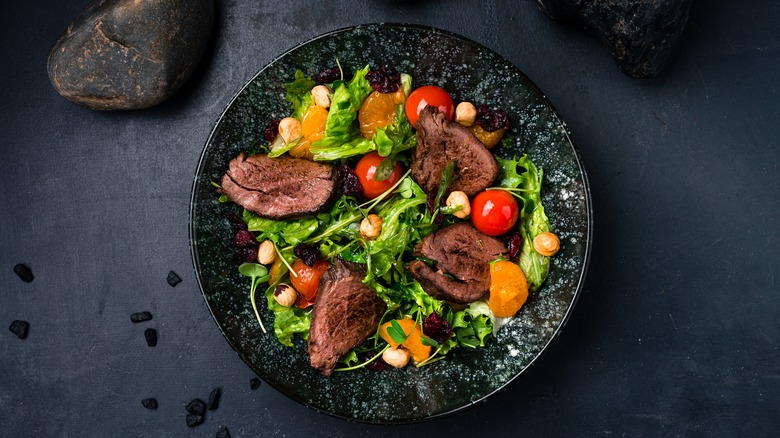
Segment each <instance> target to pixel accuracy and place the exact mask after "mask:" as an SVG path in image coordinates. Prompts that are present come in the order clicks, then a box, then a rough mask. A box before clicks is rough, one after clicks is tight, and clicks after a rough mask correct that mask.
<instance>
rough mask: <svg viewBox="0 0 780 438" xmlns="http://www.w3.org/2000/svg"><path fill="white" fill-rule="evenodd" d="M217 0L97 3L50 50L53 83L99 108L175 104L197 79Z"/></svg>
mask: <svg viewBox="0 0 780 438" xmlns="http://www.w3.org/2000/svg"><path fill="white" fill-rule="evenodd" d="M213 19H214V0H94V1H93V2H92V3H90V4H89V5H88V6H87V7H86V8H85V9H84V10H83V11H82V12H81V14H79V16H78V17H76V19H75V20H73V22H72V23H71V24H70V25H69V26H68V28H67V30H66V31H65V33H64V34H63V35H62V36H61V37H60V39H59V40H58V41H57V42H56V43H55V44H54V47H53V48H52V50H51V52H50V53H49V60H48V66H47V67H48V71H49V79H50V80H51V83H52V84H53V85H54V88H55V89H56V90H57V92H59V93H60V94H61V95H62V96H64V97H65V98H66V99H68V100H71V101H73V102H75V103H78V104H80V105H84V106H86V107H89V108H93V109H99V110H117V109H140V108H148V107H150V106H154V105H157V104H158V103H160V102H162V101H163V100H165V99H167V98H168V97H169V96H170V95H171V94H173V92H174V91H176V90H177V89H178V88H179V87H180V86H181V85H182V84H183V83H184V82H185V81H186V80H187V78H188V77H189V76H190V74H192V72H193V70H194V69H195V67H196V66H197V64H198V61H199V60H200V57H201V55H202V54H203V51H204V49H205V48H206V44H207V42H208V38H209V34H210V33H211V28H212V22H213Z"/></svg>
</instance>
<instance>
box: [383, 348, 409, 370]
mask: <svg viewBox="0 0 780 438" xmlns="http://www.w3.org/2000/svg"><path fill="white" fill-rule="evenodd" d="M410 358H411V355H410V354H409V351H408V350H404V349H403V348H400V347H399V348H393V347H390V348H388V349H387V350H385V352H384V353H382V360H384V361H385V362H387V364H388V365H390V366H393V367H396V368H403V367H405V366H406V364H408V363H409V359H410Z"/></svg>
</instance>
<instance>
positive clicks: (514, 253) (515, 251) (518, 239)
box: [504, 231, 523, 262]
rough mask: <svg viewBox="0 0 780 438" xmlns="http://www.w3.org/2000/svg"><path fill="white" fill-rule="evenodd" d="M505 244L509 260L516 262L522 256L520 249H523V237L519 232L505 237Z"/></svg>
mask: <svg viewBox="0 0 780 438" xmlns="http://www.w3.org/2000/svg"><path fill="white" fill-rule="evenodd" d="M504 242H506V248H507V250H508V252H509V254H508V255H509V259H510V260H512V261H513V262H516V261H517V259H518V257H519V256H520V249H522V247H523V236H521V235H520V233H518V232H517V231H515V232H514V233H509V234H506V235H504Z"/></svg>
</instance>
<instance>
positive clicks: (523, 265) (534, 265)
mask: <svg viewBox="0 0 780 438" xmlns="http://www.w3.org/2000/svg"><path fill="white" fill-rule="evenodd" d="M497 160H498V164H499V166H500V167H501V179H500V181H499V186H501V187H503V188H507V189H510V191H511V192H512V193H513V194H515V195H516V196H517V197H519V198H520V200H521V202H522V203H523V210H522V211H523V214H522V217H521V220H520V233H521V234H522V236H523V247H522V249H521V252H520V259H519V265H520V269H522V270H523V273H524V274H525V276H526V279H527V280H528V286H529V288H530V289H531V290H532V291H534V290H537V289H539V287H541V285H542V283H544V280H545V279H546V278H547V274H548V273H549V271H550V258H549V257H545V256H543V255H541V254H539V253H538V252H536V250H535V249H534V247H533V239H534V237H536V236H537V235H539V234H541V233H543V232H546V231H550V229H551V228H552V226H551V225H550V220H549V219H548V218H547V215H546V214H545V212H544V205H542V194H541V193H542V179H543V175H544V172H543V170H542V169H541V168H537V167H536V165H534V163H533V162H532V161H531V159H530V158H528V155H523V156H522V157H521V158H520V159H517V157H515V158H513V159H511V160H507V159H503V158H498V157H497ZM518 169H520V170H521V172H518Z"/></svg>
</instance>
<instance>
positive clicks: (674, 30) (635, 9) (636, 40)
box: [536, 0, 693, 77]
mask: <svg viewBox="0 0 780 438" xmlns="http://www.w3.org/2000/svg"><path fill="white" fill-rule="evenodd" d="M536 2H537V4H538V5H539V9H540V10H542V12H544V13H546V14H547V15H549V16H550V17H551V18H552V19H553V20H556V21H559V22H561V23H564V24H566V25H569V26H573V27H579V28H583V29H585V30H588V31H589V32H592V33H594V34H595V35H597V36H598V37H600V38H601V39H602V40H603V41H604V43H605V44H606V45H607V46H609V48H610V50H611V51H612V56H613V57H614V58H615V60H616V61H617V63H618V65H619V66H620V68H621V69H622V70H623V72H625V73H626V74H628V75H630V76H634V77H648V76H655V75H657V74H658V73H659V72H661V70H663V68H664V66H665V65H666V62H667V60H668V59H669V55H670V54H671V53H672V49H673V48H674V45H675V43H676V42H677V39H678V38H679V36H680V34H681V33H682V31H683V28H684V27H685V23H686V22H687V21H688V13H689V12H690V8H691V4H692V3H693V0H537V1H536Z"/></svg>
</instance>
